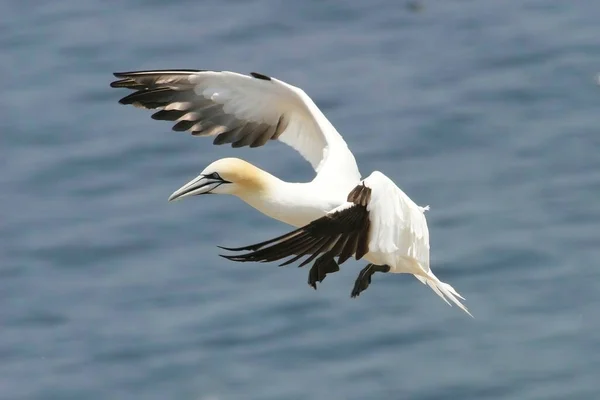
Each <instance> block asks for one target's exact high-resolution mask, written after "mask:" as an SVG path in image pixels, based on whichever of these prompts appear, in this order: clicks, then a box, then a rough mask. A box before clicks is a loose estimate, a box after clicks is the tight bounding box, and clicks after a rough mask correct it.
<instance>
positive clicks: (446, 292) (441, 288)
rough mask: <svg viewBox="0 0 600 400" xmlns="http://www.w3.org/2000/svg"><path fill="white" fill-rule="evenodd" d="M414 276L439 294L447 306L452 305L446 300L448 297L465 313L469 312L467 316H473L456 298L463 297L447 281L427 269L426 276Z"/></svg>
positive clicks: (462, 298)
mask: <svg viewBox="0 0 600 400" xmlns="http://www.w3.org/2000/svg"><path fill="white" fill-rule="evenodd" d="M415 277H416V278H417V279H418V280H420V281H421V282H422V283H424V284H426V285H427V286H429V287H430V288H431V289H432V290H433V291H434V292H435V293H436V294H437V295H438V296H440V297H441V298H442V299H443V300H444V301H445V302H446V303H448V305H449V306H451V307H452V304H450V302H449V301H448V299H450V301H452V302H453V303H454V304H456V305H457V306H458V307H459V308H460V309H461V310H463V311H464V312H466V313H467V314H469V316H470V317H471V318H473V315H472V314H471V313H470V312H469V310H467V307H465V306H464V305H463V304H462V303H461V302H460V300H458V298H460V299H461V300H464V299H465V298H464V297H462V296H461V295H460V294H459V293H458V292H457V291H456V290H454V288H453V287H452V286H450V285H449V284H447V283H444V282H442V281H440V280H439V279H438V278H437V276H435V275H434V274H433V272H431V270H430V271H428V273H427V276H426V277H425V276H423V275H415ZM457 297H458V298H457Z"/></svg>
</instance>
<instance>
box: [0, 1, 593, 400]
mask: <svg viewBox="0 0 600 400" xmlns="http://www.w3.org/2000/svg"><path fill="white" fill-rule="evenodd" d="M422 4H423V9H422V10H421V11H420V12H413V11H411V10H410V9H408V8H407V7H406V4H405V3H404V2H398V1H393V0H370V1H368V2H367V1H363V2H359V1H354V2H350V1H347V2H333V1H331V2H323V1H316V0H311V1H308V0H307V1H302V2H301V1H297V2H283V1H276V0H256V1H223V0H219V1H216V0H214V1H202V2H200V1H183V0H182V1H155V0H149V1H142V0H123V1H120V2H104V1H100V0H90V1H85V2H83V1H75V0H65V1H60V2H58V1H55V2H47V1H41V0H37V1H36V0H5V1H3V2H1V3H0V15H2V18H0V50H1V51H0V84H1V87H2V94H1V95H0V108H1V110H2V111H1V113H2V118H1V119H0V131H1V135H0V155H1V157H0V185H1V187H2V190H1V191H0V200H1V207H0V243H1V244H0V398H1V399H2V400H4V399H11V400H12V399H27V400H38V399H39V400H41V399H61V400H62V399H89V400H96V399H190V400H233V399H257V400H258V399H260V400H266V399H278V400H279V399H283V400H287V399H290V400H296V399H311V400H314V399H327V400H331V399H336V400H337V399H344V400H346V399H347V400H355V399H356V400H359V399H360V400H365V399H418V400H433V399H519V400H538V399H539V400H552V399H561V400H564V399H570V400H578V399H585V400H590V399H598V398H600V382H599V380H598V378H599V377H600V335H599V334H598V332H599V331H600V294H599V292H600V283H599V279H600V273H599V271H600V270H599V268H600V265H599V260H600V201H599V199H600V196H599V195H600V156H599V152H600V136H599V132H598V126H599V122H598V121H599V120H600V114H599V109H600V87H599V86H598V83H597V81H596V76H597V74H598V72H600V45H599V39H600V25H599V24H598V19H599V17H600V2H598V1H596V0H581V1H577V2H571V1H563V0H527V1H522V0H506V1H496V0H494V1H492V0H481V1H467V0H461V1H459V0H448V1H445V0H444V1H442V0H422ZM148 68H203V69H217V70H223V69H226V70H232V71H240V72H246V73H247V72H250V71H258V72H261V73H265V74H268V75H272V76H275V77H278V78H280V79H283V80H285V81H288V82H290V83H292V84H294V85H297V86H300V87H302V88H304V89H305V90H306V92H307V93H308V94H309V95H310V96H311V97H312V98H313V99H314V100H315V102H316V103H317V104H318V105H319V106H320V107H321V108H322V109H323V111H324V112H325V114H326V115H327V116H328V118H330V120H331V121H332V122H333V123H334V125H335V126H336V127H337V128H338V130H339V131H340V132H341V133H342V134H343V135H344V137H345V138H346V140H347V142H348V143H349V146H350V147H351V149H352V150H353V151H354V154H355V155H356V157H357V159H358V161H359V164H360V168H361V171H362V173H363V174H364V175H368V174H369V173H370V172H371V171H373V170H375V169H377V170H381V171H382V172H384V173H386V174H387V175H388V176H390V177H391V178H392V179H394V180H395V181H396V182H397V183H398V184H399V185H400V186H401V187H402V188H403V189H404V190H405V191H406V192H407V193H408V194H409V195H410V196H411V197H412V198H413V199H414V200H415V201H416V202H417V203H419V204H421V205H426V204H429V205H431V211H430V212H429V213H428V220H429V224H430V232H431V243H432V253H431V257H432V268H433V269H434V271H435V272H436V274H437V275H438V276H439V277H440V278H441V279H442V280H444V281H446V282H449V283H451V284H452V285H453V286H454V287H455V288H457V290H458V291H459V292H460V293H461V294H463V295H464V296H465V297H466V299H467V305H468V307H469V308H470V310H471V311H472V312H473V314H474V315H475V319H470V318H469V317H467V316H466V315H464V314H463V313H462V312H461V311H460V310H458V309H457V308H456V307H453V308H450V307H448V306H447V305H446V304H445V303H443V302H442V301H441V300H440V299H439V298H438V297H437V296H436V295H435V294H434V293H433V292H432V291H431V290H430V289H428V288H427V287H424V286H423V285H422V284H420V283H419V282H418V281H417V280H416V279H414V278H412V277H410V276H406V275H393V276H385V275H380V276H377V275H376V276H375V277H374V282H373V285H372V286H371V287H370V288H369V289H368V290H367V291H366V292H365V293H364V294H363V295H362V296H361V297H360V298H358V299H356V300H352V299H350V296H349V294H350V290H351V288H352V285H353V282H354V279H355V277H356V275H357V273H358V271H359V269H360V268H362V266H363V265H364V263H363V262H355V261H349V262H348V263H346V264H344V266H343V268H342V270H341V271H340V272H339V273H337V274H335V275H332V276H331V277H328V278H327V280H326V281H325V282H323V284H322V285H321V287H320V289H319V290H318V291H316V292H315V291H313V290H312V289H310V288H309V287H308V285H307V284H306V278H307V273H308V270H307V269H306V268H303V269H299V268H295V267H288V268H277V267H276V266H275V264H274V265H269V264H239V263H231V262H228V261H227V260H224V259H222V258H220V257H219V256H218V254H219V249H217V247H216V245H224V246H236V245H244V244H250V243H253V242H256V241H258V240H262V239H267V238H270V237H272V236H274V235H278V234H282V233H284V232H286V231H288V230H289V227H286V226H284V225H283V224H281V223H278V222H276V221H273V220H270V219H268V218H267V217H265V216H262V215H260V214H259V213H258V212H256V211H254V210H253V209H251V208H250V207H248V206H246V205H245V204H243V203H242V202H241V201H239V200H237V199H235V198H229V197H223V196H207V197H206V198H203V197H201V198H192V199H189V200H188V199H186V200H185V201H181V202H177V203H168V202H167V198H168V196H169V195H170V194H171V193H172V192H173V191H174V190H175V189H177V188H178V187H179V186H181V185H182V184H183V183H185V182H187V181H188V180H189V179H191V178H193V177H195V176H196V175H197V174H198V173H199V172H200V171H201V170H202V169H203V168H204V167H205V166H206V165H208V164H209V163H210V162H212V161H214V160H216V159H218V158H221V157H225V156H238V157H241V158H244V159H246V160H248V161H251V162H253V163H255V164H257V165H259V166H260V167H262V168H264V169H266V170H268V171H271V172H273V173H276V174H277V175H279V176H281V177H282V178H284V179H288V180H308V179H311V177H312V170H311V169H310V165H309V164H308V163H307V162H305V161H304V160H303V159H302V158H301V157H300V156H299V155H297V154H296V153H295V152H294V151H293V150H291V149H289V148H287V147H286V146H284V145H282V144H279V143H270V144H269V146H265V147H263V148H260V149H252V150H250V149H231V148H229V147H225V146H223V147H215V146H212V145H211V140H210V139H199V138H193V137H191V136H189V135H187V134H184V133H174V132H171V131H170V126H171V125H170V124H168V123H164V122H157V121H153V120H151V119H150V117H149V116H150V113H149V112H146V111H143V110H139V109H135V108H133V107H124V106H121V105H119V104H118V103H117V100H118V99H119V98H120V97H121V96H123V94H124V93H123V91H119V90H115V89H111V88H109V86H108V84H109V82H110V81H111V80H112V75H111V73H112V72H113V71H122V70H132V69H148Z"/></svg>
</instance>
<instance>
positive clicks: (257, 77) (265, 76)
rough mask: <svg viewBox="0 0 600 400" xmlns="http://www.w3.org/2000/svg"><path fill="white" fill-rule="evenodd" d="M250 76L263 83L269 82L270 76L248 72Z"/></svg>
mask: <svg viewBox="0 0 600 400" xmlns="http://www.w3.org/2000/svg"><path fill="white" fill-rule="evenodd" d="M250 75H252V76H253V77H254V78H256V79H262V80H263V81H270V80H271V77H270V76H267V75H263V74H261V73H258V72H250Z"/></svg>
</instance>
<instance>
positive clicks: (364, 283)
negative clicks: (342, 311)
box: [350, 264, 390, 297]
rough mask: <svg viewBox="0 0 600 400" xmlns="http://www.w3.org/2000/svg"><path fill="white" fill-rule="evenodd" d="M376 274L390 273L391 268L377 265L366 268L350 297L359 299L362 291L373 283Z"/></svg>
mask: <svg viewBox="0 0 600 400" xmlns="http://www.w3.org/2000/svg"><path fill="white" fill-rule="evenodd" d="M375 272H384V273H385V272H390V267H389V266H387V265H375V264H369V265H367V266H366V267H364V268H363V269H362V270H361V271H360V273H359V274H358V278H356V282H354V288H353V289H352V293H351V294H350V297H357V296H359V295H360V293H361V292H362V291H364V290H366V289H367V288H368V287H369V284H370V283H371V276H373V274H374V273H375Z"/></svg>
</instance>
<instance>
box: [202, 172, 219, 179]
mask: <svg viewBox="0 0 600 400" xmlns="http://www.w3.org/2000/svg"><path fill="white" fill-rule="evenodd" d="M204 176H205V177H207V178H210V179H221V176H220V175H219V174H218V173H216V172H213V173H212V174H208V175H204Z"/></svg>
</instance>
